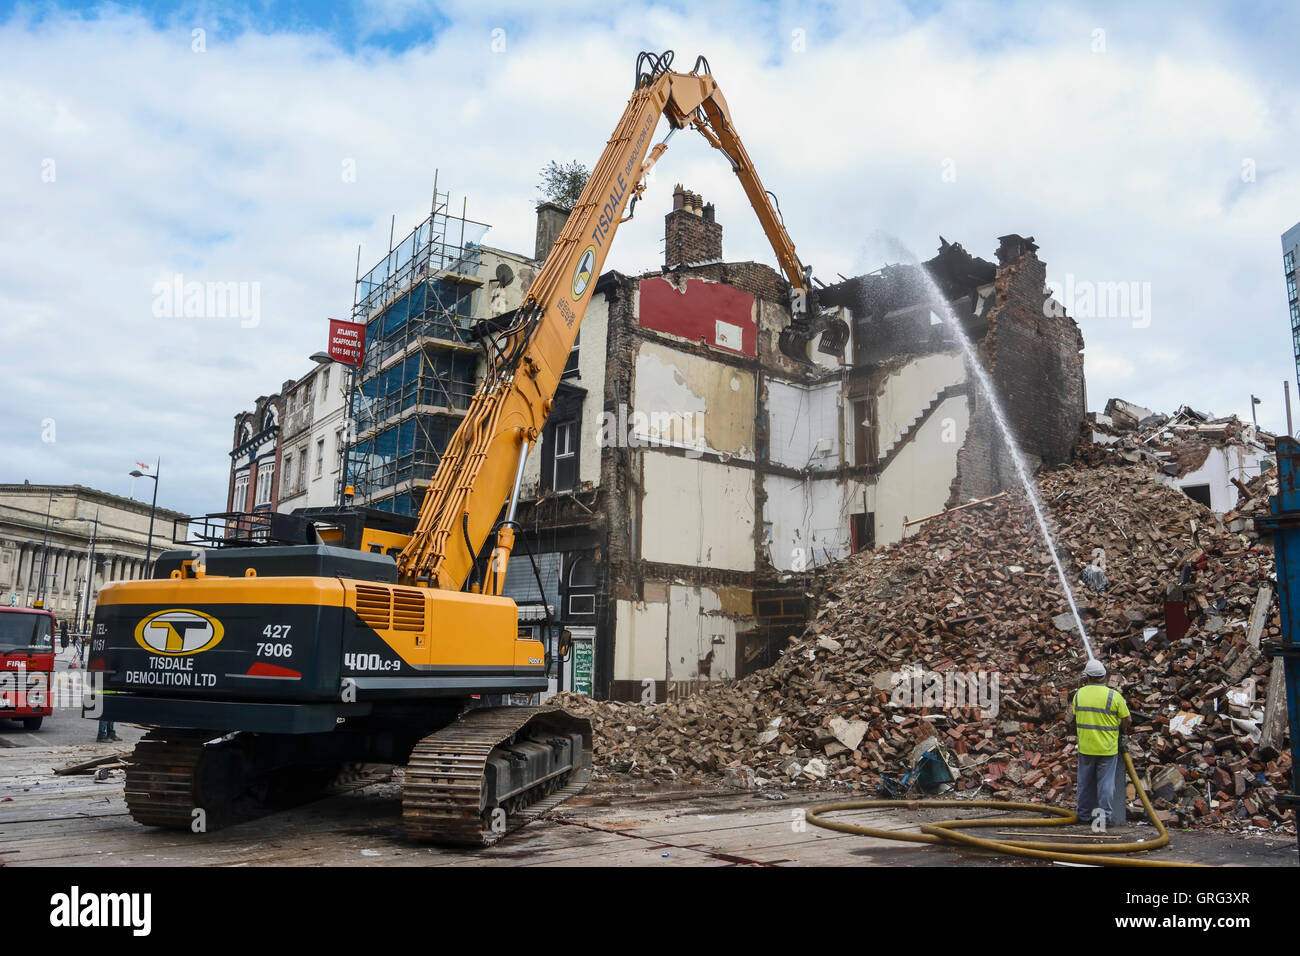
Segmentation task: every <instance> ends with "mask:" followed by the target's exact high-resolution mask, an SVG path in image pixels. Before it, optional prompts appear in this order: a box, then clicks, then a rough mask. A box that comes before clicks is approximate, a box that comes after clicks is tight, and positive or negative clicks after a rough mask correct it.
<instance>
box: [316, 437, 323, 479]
mask: <svg viewBox="0 0 1300 956" xmlns="http://www.w3.org/2000/svg"><path fill="white" fill-rule="evenodd" d="M324 471H325V439H323V438H320V439H317V441H316V473H315V477H317V478H319V477H320V476H321V475H322V474H323V473H324Z"/></svg>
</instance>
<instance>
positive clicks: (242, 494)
mask: <svg viewBox="0 0 1300 956" xmlns="http://www.w3.org/2000/svg"><path fill="white" fill-rule="evenodd" d="M247 508H248V474H247V473H245V474H242V475H240V476H239V477H238V478H236V479H235V493H234V495H233V496H232V497H231V501H230V510H231V511H244V510H246V509H247Z"/></svg>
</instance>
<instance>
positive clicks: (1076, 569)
mask: <svg viewBox="0 0 1300 956" xmlns="http://www.w3.org/2000/svg"><path fill="white" fill-rule="evenodd" d="M1039 487H1040V493H1041V497H1042V499H1043V501H1044V502H1045V504H1046V506H1047V509H1048V511H1049V512H1050V515H1051V520H1052V523H1053V526H1054V528H1055V530H1056V539H1057V552H1058V555H1059V556H1060V557H1061V559H1062V562H1063V564H1064V566H1065V568H1066V570H1067V573H1068V575H1069V577H1070V580H1071V585H1072V587H1073V588H1074V591H1075V594H1076V599H1077V601H1078V602H1079V604H1080V606H1081V608H1082V612H1083V615H1084V621H1085V627H1086V630H1087V632H1088V635H1089V638H1090V639H1091V641H1092V642H1093V646H1094V648H1095V650H1096V653H1097V655H1098V656H1099V657H1101V658H1102V659H1103V660H1104V661H1105V662H1106V664H1107V666H1108V668H1109V669H1110V672H1111V682H1112V683H1113V684H1115V685H1117V686H1119V687H1120V688H1121V689H1122V690H1123V692H1124V694H1125V696H1126V697H1127V699H1128V701H1129V706H1130V708H1131V709H1132V711H1133V733H1132V737H1131V752H1132V753H1133V755H1134V758H1135V762H1136V764H1137V766H1138V769H1139V772H1140V773H1142V774H1143V775H1144V778H1145V779H1144V782H1145V783H1146V784H1147V785H1148V786H1147V789H1148V792H1149V793H1151V794H1152V796H1153V799H1154V802H1155V804H1156V806H1157V808H1158V809H1159V810H1160V812H1161V814H1162V817H1163V818H1164V819H1165V820H1167V821H1168V822H1170V823H1182V824H1192V825H1220V826H1225V827H1244V826H1255V827H1272V826H1276V825H1279V824H1281V823H1285V824H1289V823H1290V820H1291V818H1290V814H1285V815H1283V814H1280V813H1279V811H1278V810H1277V808H1276V804H1275V801H1274V796H1275V793H1276V792H1277V791H1279V790H1285V789H1286V787H1287V780H1288V776H1287V775H1288V774H1289V769H1290V756H1289V754H1288V753H1287V752H1286V751H1285V748H1284V747H1283V746H1282V745H1281V744H1282V741H1281V740H1280V739H1278V738H1277V734H1276V733H1274V734H1273V735H1272V739H1263V740H1261V733H1260V729H1259V723H1260V719H1261V717H1262V711H1263V709H1264V702H1263V699H1262V698H1263V695H1264V693H1265V691H1266V689H1267V687H1268V684H1269V674H1270V668H1271V662H1270V660H1269V659H1268V657H1267V654H1266V653H1264V652H1262V651H1261V649H1260V647H1259V646H1258V642H1263V643H1265V644H1266V643H1267V642H1269V641H1272V640H1276V639H1277V637H1278V634H1279V629H1280V624H1279V618H1278V612H1277V600H1276V598H1275V597H1273V598H1272V599H1271V602H1269V603H1262V612H1257V613H1255V614H1252V612H1253V609H1254V607H1255V605H1256V603H1257V598H1258V595H1259V592H1260V589H1261V586H1264V585H1268V584H1269V583H1270V575H1271V573H1272V569H1273V553H1272V548H1271V545H1270V544H1269V542H1268V541H1267V540H1264V541H1263V542H1261V541H1260V538H1259V534H1258V532H1257V531H1256V530H1255V529H1254V526H1253V522H1249V521H1246V522H1241V523H1235V522H1233V523H1225V522H1224V521H1221V520H1219V519H1217V518H1216V516H1215V515H1214V514H1213V512H1211V511H1210V510H1209V509H1207V508H1204V507H1203V506H1201V505H1199V504H1197V503H1196V502H1194V501H1192V500H1191V499H1189V498H1188V497H1186V496H1185V495H1184V494H1182V493H1181V492H1179V491H1176V490H1174V489H1172V488H1169V487H1167V486H1164V485H1161V484H1159V483H1157V482H1156V481H1155V480H1153V478H1152V476H1151V475H1150V473H1149V472H1148V471H1146V470H1145V469H1143V468H1140V467H1139V468H1134V467H1131V466H1122V465H1099V466H1096V467H1079V468H1073V469H1070V468H1067V469H1062V470H1059V471H1054V472H1051V473H1047V474H1044V475H1042V476H1040V485H1039ZM1262 487H1263V486H1262V485H1261V488H1253V487H1252V489H1250V490H1251V491H1253V492H1255V493H1256V495H1258V494H1259V493H1260V492H1261V489H1262ZM1250 500H1251V499H1250V498H1249V497H1248V496H1246V495H1243V503H1244V504H1246V506H1247V507H1248V508H1250V509H1253V508H1254V505H1250V504H1249V501H1250ZM1248 514H1249V511H1248V512H1247V513H1246V515H1244V516H1248ZM1230 528H1235V529H1236V530H1231V529H1230ZM1089 565H1091V567H1092V571H1091V572H1087V573H1085V569H1086V568H1087V567H1088V566H1089ZM1098 571H1100V574H1097V572H1098ZM1081 574H1083V575H1084V576H1085V577H1089V579H1090V580H1092V581H1093V583H1094V585H1095V586H1096V587H1098V588H1100V590H1095V589H1094V588H1090V587H1089V586H1087V585H1086V584H1084V583H1082V581H1081V577H1080V576H1081ZM818 592H819V593H818V597H819V600H818V610H817V612H816V616H815V619H814V620H813V621H812V622H811V623H810V624H809V626H808V627H807V629H806V631H805V633H804V634H803V635H802V636H801V637H800V638H797V639H795V640H793V641H791V643H790V645H789V647H788V648H787V649H786V650H785V652H784V653H783V654H782V655H781V657H780V658H779V660H778V661H777V662H776V663H775V664H774V665H773V666H772V667H770V668H768V669H766V670H764V671H761V672H758V673H756V674H753V675H750V676H748V677H746V678H745V679H743V680H740V681H735V682H726V683H721V682H720V683H718V684H716V685H705V686H704V687H703V689H701V690H700V691H699V692H698V693H696V694H694V695H692V696H690V697H686V698H683V699H680V700H676V701H672V702H669V703H665V704H640V703H614V702H596V701H592V700H589V699H587V698H584V697H581V696H578V695H572V694H565V695H562V696H561V697H560V698H557V699H556V701H555V703H558V704H561V705H563V706H565V707H568V708H570V709H571V710H573V711H575V712H577V713H581V714H584V715H587V716H590V717H591V718H592V720H593V722H594V724H595V729H596V752H595V761H596V770H597V772H598V773H601V774H606V775H609V776H611V777H619V778H624V779H626V778H637V779H651V780H657V781H689V782H701V783H702V782H706V781H721V782H724V783H726V784H729V785H733V786H740V787H758V788H765V789H772V788H781V787H826V788H831V789H852V790H855V791H859V792H862V791H866V792H868V793H870V792H873V791H874V790H875V787H876V785H877V784H878V783H879V781H880V774H881V773H882V772H884V773H890V774H900V773H902V772H903V771H905V770H906V769H907V767H908V766H909V764H910V762H911V757H912V753H913V750H914V748H915V747H916V746H917V745H918V744H921V743H922V742H923V741H925V740H926V739H927V738H929V737H931V736H933V737H936V738H937V740H938V741H939V743H940V744H941V745H942V746H943V747H944V748H945V749H946V750H947V751H948V753H949V754H950V756H951V757H952V758H953V763H954V764H955V767H956V769H958V770H959V775H958V779H957V783H956V787H957V789H958V790H959V791H962V792H965V793H967V794H970V793H971V792H973V791H976V790H979V791H981V793H980V796H982V797H987V796H989V794H990V792H991V793H992V794H993V795H994V796H1004V797H1006V798H1007V799H1029V800H1040V801H1047V802H1051V803H1057V804H1064V805H1072V803H1073V798H1074V771H1075V760H1074V759H1073V756H1074V745H1073V743H1072V742H1071V741H1069V740H1067V736H1066V728H1065V724H1064V720H1063V716H1064V712H1065V709H1066V706H1067V702H1068V699H1069V695H1070V694H1071V693H1072V692H1073V690H1074V689H1075V688H1076V687H1077V686H1078V684H1079V675H1080V673H1081V671H1082V667H1083V663H1084V661H1085V657H1084V656H1083V650H1082V644H1081V641H1080V639H1079V635H1078V633H1077V629H1075V627H1074V624H1073V619H1072V616H1071V615H1070V614H1069V613H1068V606H1067V604H1066V601H1065V599H1064V595H1063V592H1062V590H1061V588H1060V584H1059V581H1058V580H1057V577H1056V573H1055V571H1054V569H1053V566H1052V562H1051V558H1050V555H1049V553H1048V551H1047V548H1046V546H1045V545H1044V543H1043V541H1042V539H1041V536H1040V535H1039V533H1038V530H1037V526H1036V525H1035V524H1034V522H1033V519H1032V516H1031V513H1030V511H1029V508H1028V506H1027V504H1026V502H1025V501H1024V497H1023V494H1021V493H1019V492H1013V493H1009V494H1007V495H1003V496H1001V497H998V498H996V499H994V500H991V501H989V502H987V503H984V504H980V505H976V506H973V507H969V508H966V509H963V510H954V511H951V512H948V513H946V514H944V515H942V516H940V517H937V518H935V519H933V520H931V521H929V522H927V523H926V524H924V525H923V526H921V530H920V531H919V533H917V534H915V535H914V536H912V537H909V538H907V539H905V540H904V541H902V542H900V543H898V544H896V545H894V546H891V547H888V548H880V549H877V550H875V551H872V552H865V553H862V554H858V555H854V556H852V557H850V558H848V559H846V560H844V561H841V562H839V563H837V564H835V565H832V566H831V567H829V568H827V569H825V570H824V571H823V572H822V573H821V576H820V583H819V585H818ZM1269 593H1270V594H1271V591H1270V592H1269ZM1267 600H1268V595H1267V594H1266V595H1265V601H1267ZM1167 602H1169V604H1170V605H1171V606H1173V607H1174V608H1175V613H1174V614H1173V615H1172V617H1167V614H1166V603H1167ZM1252 616H1254V617H1256V618H1258V620H1257V627H1256V628H1255V629H1254V631H1258V633H1255V632H1254V631H1252V629H1251V628H1250V622H1251V618H1252ZM1167 620H1179V621H1180V624H1179V625H1178V626H1179V627H1181V626H1184V625H1183V623H1182V622H1184V621H1185V626H1186V632H1185V633H1184V634H1183V635H1181V636H1178V637H1176V638H1175V639H1174V640H1172V641H1171V640H1170V635H1169V633H1168V630H1169V628H1168V626H1167V623H1166V622H1167ZM994 675H996V683H994V679H995V678H994ZM945 691H946V693H945ZM1284 724H1285V721H1284V720H1283V725H1284Z"/></svg>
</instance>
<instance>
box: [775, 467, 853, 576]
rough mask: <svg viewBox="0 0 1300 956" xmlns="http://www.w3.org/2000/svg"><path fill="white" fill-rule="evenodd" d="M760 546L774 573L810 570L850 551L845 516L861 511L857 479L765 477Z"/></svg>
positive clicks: (847, 517) (847, 520)
mask: <svg viewBox="0 0 1300 956" xmlns="http://www.w3.org/2000/svg"><path fill="white" fill-rule="evenodd" d="M763 488H764V490H765V491H766V492H767V497H766V500H764V502H763V531H764V548H765V551H766V556H767V559H768V561H769V562H770V563H771V565H772V567H773V568H775V569H776V570H778V571H795V572H802V571H809V570H811V569H812V568H814V567H819V566H821V565H823V564H829V563H830V562H831V561H836V560H839V559H840V558H843V557H846V556H847V555H848V554H849V552H850V545H851V539H850V533H849V515H850V514H852V513H856V512H860V511H862V510H863V509H864V506H865V503H866V502H869V501H870V496H869V495H868V496H867V498H866V501H865V502H864V498H863V492H864V490H865V489H866V488H867V486H866V485H864V484H863V483H861V482H857V481H851V480H846V481H833V480H829V479H826V478H812V477H806V478H792V477H787V476H785V475H764V476H763Z"/></svg>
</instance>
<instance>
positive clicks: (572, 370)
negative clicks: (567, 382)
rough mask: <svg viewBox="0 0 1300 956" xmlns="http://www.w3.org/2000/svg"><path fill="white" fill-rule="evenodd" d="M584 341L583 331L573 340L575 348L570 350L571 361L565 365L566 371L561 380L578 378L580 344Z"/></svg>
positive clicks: (561, 375) (579, 331)
mask: <svg viewBox="0 0 1300 956" xmlns="http://www.w3.org/2000/svg"><path fill="white" fill-rule="evenodd" d="M581 339H582V330H581V329H579V330H578V334H577V335H576V336H574V338H573V348H571V349H569V360H568V361H567V362H565V363H564V371H563V372H562V373H561V374H560V378H576V377H577V376H578V342H579V341H580V340H581Z"/></svg>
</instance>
